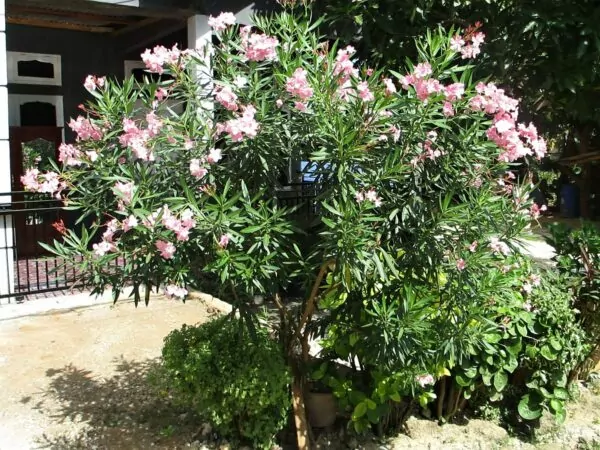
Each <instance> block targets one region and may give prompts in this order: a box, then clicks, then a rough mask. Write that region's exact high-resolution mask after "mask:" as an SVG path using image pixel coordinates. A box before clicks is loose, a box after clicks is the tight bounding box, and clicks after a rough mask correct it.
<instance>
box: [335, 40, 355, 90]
mask: <svg viewBox="0 0 600 450" xmlns="http://www.w3.org/2000/svg"><path fill="white" fill-rule="evenodd" d="M355 52H356V50H355V49H354V47H352V46H351V45H348V46H347V47H346V48H343V49H340V50H338V52H337V56H336V58H335V65H334V67H333V75H334V76H336V77H337V76H339V80H338V83H339V84H344V83H345V82H346V81H348V80H349V79H350V78H351V77H353V76H354V77H356V76H357V75H358V70H357V69H355V68H354V63H353V62H352V60H351V59H350V56H352V55H353V54H354V53H355Z"/></svg>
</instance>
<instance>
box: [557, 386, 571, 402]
mask: <svg viewBox="0 0 600 450" xmlns="http://www.w3.org/2000/svg"><path fill="white" fill-rule="evenodd" d="M554 396H555V397H556V398H558V399H560V400H568V399H569V391H567V390H566V389H565V388H561V387H557V388H554Z"/></svg>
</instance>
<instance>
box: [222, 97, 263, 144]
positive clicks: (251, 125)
mask: <svg viewBox="0 0 600 450" xmlns="http://www.w3.org/2000/svg"><path fill="white" fill-rule="evenodd" d="M242 110H243V112H242V115H241V117H238V118H236V119H230V120H228V121H227V122H225V123H224V124H220V123H218V124H217V125H216V133H217V134H221V133H223V132H225V133H227V134H229V137H230V138H231V140H232V141H233V142H239V141H241V140H242V139H244V137H247V138H250V139H252V138H254V137H256V135H257V133H258V128H259V125H258V122H257V121H256V120H255V119H254V115H255V114H256V108H254V106H252V105H247V106H245V107H243V108H242Z"/></svg>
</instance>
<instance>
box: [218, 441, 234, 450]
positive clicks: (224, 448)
mask: <svg viewBox="0 0 600 450" xmlns="http://www.w3.org/2000/svg"><path fill="white" fill-rule="evenodd" d="M219 450H231V445H229V442H224V443H222V444H221V445H219Z"/></svg>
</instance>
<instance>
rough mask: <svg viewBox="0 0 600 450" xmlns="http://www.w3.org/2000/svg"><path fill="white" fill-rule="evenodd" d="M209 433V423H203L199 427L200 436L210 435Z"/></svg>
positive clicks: (210, 431)
mask: <svg viewBox="0 0 600 450" xmlns="http://www.w3.org/2000/svg"><path fill="white" fill-rule="evenodd" d="M210 433H212V426H211V425H210V423H203V424H202V426H201V427H200V436H202V437H204V438H205V437H208V436H210Z"/></svg>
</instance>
